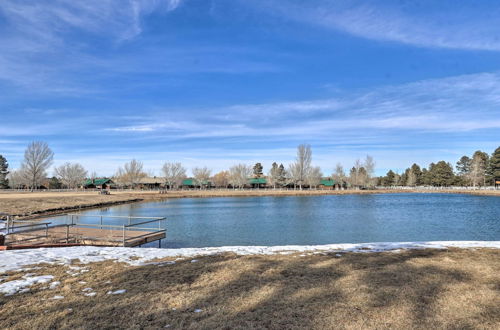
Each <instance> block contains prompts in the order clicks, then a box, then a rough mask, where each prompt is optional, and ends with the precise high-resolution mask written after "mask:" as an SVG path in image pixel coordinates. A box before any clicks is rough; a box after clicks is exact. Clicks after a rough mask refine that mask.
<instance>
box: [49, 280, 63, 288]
mask: <svg viewBox="0 0 500 330" xmlns="http://www.w3.org/2000/svg"><path fill="white" fill-rule="evenodd" d="M60 284H61V282H59V281H54V282H52V283H50V284H49V289H50V290H54V289H55V288H57V287H58V286H59V285H60Z"/></svg>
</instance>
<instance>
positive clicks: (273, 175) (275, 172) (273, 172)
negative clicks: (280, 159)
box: [268, 162, 280, 189]
mask: <svg viewBox="0 0 500 330" xmlns="http://www.w3.org/2000/svg"><path fill="white" fill-rule="evenodd" d="M268 178H269V183H270V184H272V185H273V188H274V189H276V184H278V183H279V180H280V167H279V166H278V164H277V163H276V162H274V163H273V165H272V166H271V169H270V170H269V174H268Z"/></svg>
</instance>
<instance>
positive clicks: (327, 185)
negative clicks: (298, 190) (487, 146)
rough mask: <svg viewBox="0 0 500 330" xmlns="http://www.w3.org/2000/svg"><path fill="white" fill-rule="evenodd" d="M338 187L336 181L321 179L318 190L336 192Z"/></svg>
mask: <svg viewBox="0 0 500 330" xmlns="http://www.w3.org/2000/svg"><path fill="white" fill-rule="evenodd" d="M336 187H337V183H336V182H335V180H333V179H331V178H326V179H321V181H320V183H319V185H318V189H323V190H334V189H335V188H336Z"/></svg>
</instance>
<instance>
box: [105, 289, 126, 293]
mask: <svg viewBox="0 0 500 330" xmlns="http://www.w3.org/2000/svg"><path fill="white" fill-rule="evenodd" d="M125 292H127V290H125V289H121V290H116V291H108V292H106V294H124V293H125Z"/></svg>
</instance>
